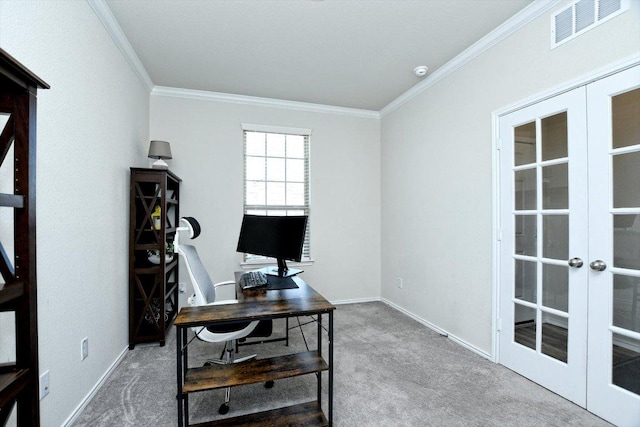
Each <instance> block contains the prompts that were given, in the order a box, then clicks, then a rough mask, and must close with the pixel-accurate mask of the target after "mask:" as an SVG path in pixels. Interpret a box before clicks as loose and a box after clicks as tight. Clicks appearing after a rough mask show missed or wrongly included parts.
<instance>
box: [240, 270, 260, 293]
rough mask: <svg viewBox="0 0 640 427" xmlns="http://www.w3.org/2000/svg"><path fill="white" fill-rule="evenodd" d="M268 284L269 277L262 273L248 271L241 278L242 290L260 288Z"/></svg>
mask: <svg viewBox="0 0 640 427" xmlns="http://www.w3.org/2000/svg"><path fill="white" fill-rule="evenodd" d="M266 284H267V276H266V274H264V273H263V272H262V271H248V272H246V273H243V274H242V276H240V287H241V288H242V289H250V288H258V287H260V286H264V285H266Z"/></svg>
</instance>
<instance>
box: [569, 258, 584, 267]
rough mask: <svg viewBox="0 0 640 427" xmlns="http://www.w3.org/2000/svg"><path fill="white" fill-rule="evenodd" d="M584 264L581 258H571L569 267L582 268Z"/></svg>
mask: <svg viewBox="0 0 640 427" xmlns="http://www.w3.org/2000/svg"><path fill="white" fill-rule="evenodd" d="M583 264H584V263H583V262H582V260H581V259H580V258H571V259H570V260H569V267H573V268H580V267H582V265H583Z"/></svg>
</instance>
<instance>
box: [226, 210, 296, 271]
mask: <svg viewBox="0 0 640 427" xmlns="http://www.w3.org/2000/svg"><path fill="white" fill-rule="evenodd" d="M307 219H308V216H307V215H299V216H268V215H249V214H245V215H244V217H243V218H242V227H241V228H240V237H239V238H238V248H237V251H238V252H244V253H248V254H254V255H262V256H266V257H269V258H276V259H277V260H278V267H277V268H273V267H267V268H265V269H263V271H264V272H265V273H266V274H269V275H272V276H279V277H289V276H295V275H296V274H298V273H301V272H302V271H301V270H295V269H291V270H289V268H287V262H286V261H287V260H291V261H300V260H301V259H302V247H303V245H304V236H305V232H306V229H307Z"/></svg>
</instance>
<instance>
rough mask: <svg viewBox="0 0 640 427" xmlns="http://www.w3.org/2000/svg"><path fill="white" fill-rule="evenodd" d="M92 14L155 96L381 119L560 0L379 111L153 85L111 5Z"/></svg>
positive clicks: (531, 12) (537, 3)
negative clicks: (96, 17) (110, 7)
mask: <svg viewBox="0 0 640 427" xmlns="http://www.w3.org/2000/svg"><path fill="white" fill-rule="evenodd" d="M86 1H87V3H89V5H90V6H91V8H92V9H93V11H94V12H95V14H96V15H97V16H98V19H100V22H102V24H103V25H104V27H105V29H106V30H107V33H108V34H109V35H110V36H111V38H112V39H113V41H114V43H115V44H116V46H117V47H118V49H120V51H121V52H122V55H123V56H124V58H125V60H126V61H127V62H128V63H129V66H130V67H131V69H132V70H133V72H134V73H135V74H136V76H137V77H138V79H139V80H140V82H141V83H142V84H143V86H144V87H145V88H146V89H147V91H149V92H150V93H151V95H156V96H167V97H174V98H186V99H197V100H202V101H215V102H227V103H232V104H242V105H253V106H260V107H272V108H282V109H288V110H296V111H308V112H314V113H324V114H337V115H344V116H351V117H359V118H366V119H381V118H384V117H385V116H386V115H388V114H390V113H392V112H393V111H395V110H397V109H398V108H400V107H401V106H402V105H404V104H406V103H407V102H409V101H410V100H412V99H413V98H415V97H416V96H418V95H420V94H421V93H423V92H424V91H426V90H427V89H428V88H430V87H431V86H433V85H435V84H436V83H438V82H439V81H441V80H443V79H445V78H446V77H447V76H449V75H450V74H452V73H454V72H455V71H456V70H458V69H459V68H461V67H463V66H464V65H466V64H467V63H468V62H470V61H471V60H473V59H474V58H476V57H477V56H478V55H481V54H482V53H484V52H486V51H487V50H489V49H490V48H492V47H493V46H495V45H496V44H498V43H500V42H501V41H502V40H504V39H506V38H507V37H509V36H510V35H511V34H513V33H515V32H516V31H518V30H519V29H521V28H522V27H524V26H525V25H527V24H529V23H530V22H532V21H533V20H535V19H536V18H538V17H539V16H541V15H542V14H544V13H546V12H547V11H549V10H550V9H552V8H554V7H555V6H556V5H557V4H558V3H560V2H561V1H562V0H534V1H533V3H531V4H530V5H529V6H527V7H526V8H524V9H523V10H521V11H520V12H518V13H517V14H516V15H514V16H513V17H512V18H511V19H509V20H507V21H505V22H504V23H503V24H502V25H500V26H499V27H498V28H496V29H495V30H493V31H492V32H490V33H489V34H487V35H486V36H485V37H483V38H481V39H480V40H478V41H477V42H476V43H474V44H473V45H471V46H470V47H469V48H468V49H466V50H465V51H463V52H462V53H461V54H459V55H458V56H456V57H455V58H453V59H452V60H451V61H449V62H447V63H446V64H445V65H443V66H442V67H440V68H439V69H437V70H436V71H434V72H433V73H432V74H431V75H429V76H428V77H427V78H426V79H425V80H423V81H422V82H420V83H418V84H416V85H415V86H413V87H412V88H411V89H409V90H408V91H406V92H404V93H403V94H402V95H400V96H399V97H397V98H396V99H394V100H393V101H391V102H390V103H389V104H387V105H386V106H385V107H383V108H382V109H381V110H380V111H373V110H363V109H357V108H347V107H337V106H331V105H323V104H312V103H306V102H297V101H286V100H280V99H273V98H261V97H254V96H246V95H234V94H227V93H220V92H209V91H201V90H192V89H180V88H172V87H166V86H154V84H153V81H152V80H151V77H149V74H148V73H147V70H146V69H145V68H144V66H143V65H142V62H141V61H140V58H138V55H137V54H136V52H135V50H134V49H133V47H132V46H131V44H130V43H129V40H128V39H127V37H126V36H125V34H124V32H123V31H122V28H120V24H118V22H117V21H116V19H115V17H114V16H113V13H112V12H111V9H109V6H108V5H107V3H106V1H105V0H86Z"/></svg>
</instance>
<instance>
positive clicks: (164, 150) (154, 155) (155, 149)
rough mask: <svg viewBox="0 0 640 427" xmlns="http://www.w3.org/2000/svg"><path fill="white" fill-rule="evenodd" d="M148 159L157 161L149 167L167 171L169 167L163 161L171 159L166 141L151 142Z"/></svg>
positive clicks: (169, 147) (169, 148)
mask: <svg viewBox="0 0 640 427" xmlns="http://www.w3.org/2000/svg"><path fill="white" fill-rule="evenodd" d="M148 157H149V158H150V159H157V160H156V161H155V162H153V164H152V165H151V167H152V168H153V169H169V165H168V164H167V163H166V162H165V161H164V159H170V158H171V146H170V145H169V143H168V142H167V141H155V140H154V141H151V143H150V144H149V156H148Z"/></svg>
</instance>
